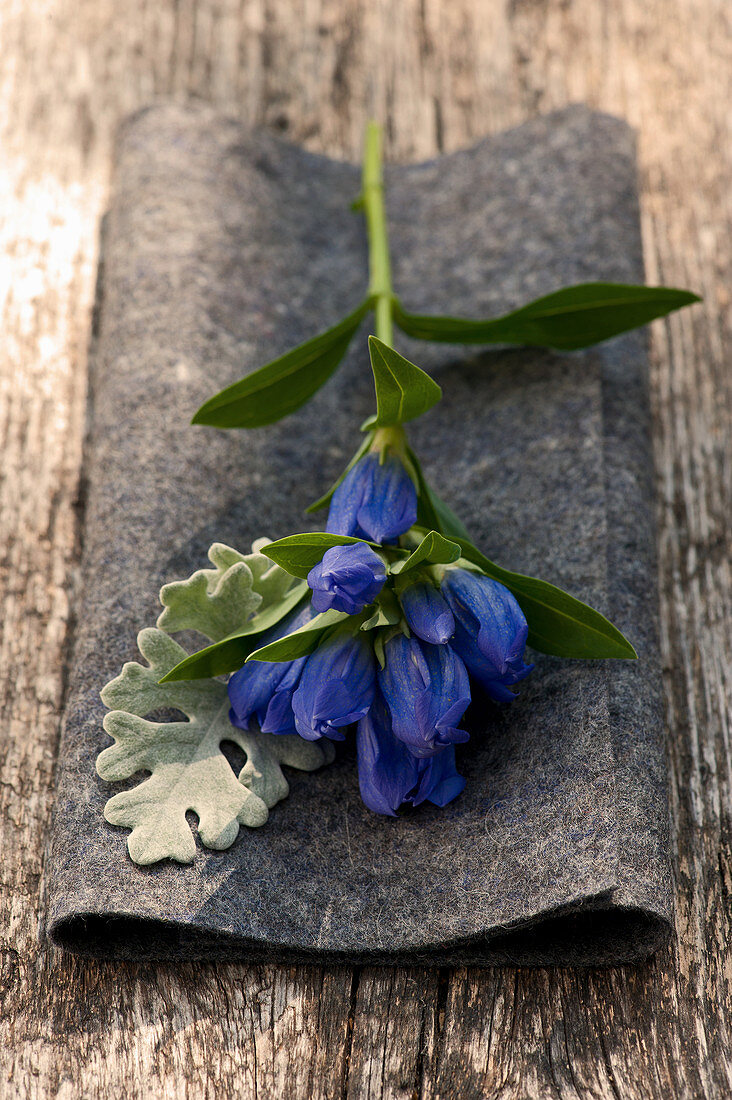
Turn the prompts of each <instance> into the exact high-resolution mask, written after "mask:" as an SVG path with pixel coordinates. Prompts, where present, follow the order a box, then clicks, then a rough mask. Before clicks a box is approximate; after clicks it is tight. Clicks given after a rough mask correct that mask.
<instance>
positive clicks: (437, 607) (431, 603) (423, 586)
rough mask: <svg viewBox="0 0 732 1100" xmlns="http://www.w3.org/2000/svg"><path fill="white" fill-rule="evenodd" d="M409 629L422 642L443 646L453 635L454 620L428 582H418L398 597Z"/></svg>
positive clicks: (445, 604)
mask: <svg viewBox="0 0 732 1100" xmlns="http://www.w3.org/2000/svg"><path fill="white" fill-rule="evenodd" d="M399 599H400V601H401V605H402V611H403V612H404V617H405V618H406V620H407V623H408V625H409V629H410V630H411V631H412V633H413V634H416V635H417V637H418V638H421V639H422V641H423V642H432V644H433V645H443V644H444V643H445V642H446V641H447V640H448V639H449V638H452V636H453V634H454V633H455V620H454V618H453V615H452V611H451V610H450V608H449V606H448V604H447V603H446V601H445V597H444V596H443V595H442V593H441V592H440V591H439V590H438V589H437V588H435V586H434V585H433V584H430V583H429V581H418V582H417V584H412V585H410V586H409V588H405V589H404V591H403V592H402V593H401V595H400V596H399Z"/></svg>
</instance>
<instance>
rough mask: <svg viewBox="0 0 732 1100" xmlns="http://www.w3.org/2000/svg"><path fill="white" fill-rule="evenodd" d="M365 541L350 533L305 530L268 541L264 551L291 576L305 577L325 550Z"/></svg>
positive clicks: (371, 544) (373, 545) (321, 558)
mask: <svg viewBox="0 0 732 1100" xmlns="http://www.w3.org/2000/svg"><path fill="white" fill-rule="evenodd" d="M365 541H366V540H365V539H356V538H352V537H351V535H331V534H330V533H329V532H327V531H307V532H305V533H303V534H301V535H287V536H286V537H285V538H283V539H278V540H277V542H270V543H268V545H267V546H266V547H265V549H264V553H265V554H266V555H267V557H268V558H271V559H272V561H273V562H276V563H277V565H279V566H281V568H282V569H286V570H287V572H288V573H290V574H292V576H293V577H307V575H308V573H309V572H310V570H311V569H312V568H313V566H314V565H317V564H318V562H319V561H322V560H323V554H324V553H325V552H326V550H330V549H331V547H333V546H351V545H353V544H354V543H358V542H361V543H363V542H365ZM366 545H367V546H372V547H374V548H376V547H377V544H376V543H370V542H366Z"/></svg>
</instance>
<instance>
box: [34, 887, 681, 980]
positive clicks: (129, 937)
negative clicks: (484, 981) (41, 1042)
mask: <svg viewBox="0 0 732 1100" xmlns="http://www.w3.org/2000/svg"><path fill="white" fill-rule="evenodd" d="M48 931H49V935H50V938H51V941H52V943H53V944H55V945H56V946H57V947H59V948H61V949H62V950H64V951H68V952H70V953H73V954H77V955H83V956H86V957H89V958H113V959H118V960H120V961H122V960H148V961H152V960H156V959H158V960H159V959H197V960H201V961H215V960H232V961H250V962H251V961H254V960H257V961H259V960H268V961H272V962H281V963H296V962H303V963H318V964H319V965H332V966H336V965H338V966H342V965H346V964H350V965H365V964H374V965H380V966H397V965H416V964H422V965H426V966H498V965H508V966H530V967H542V966H582V967H596V966H618V965H623V964H626V963H634V962H640V961H642V960H643V959H646V958H649V957H650V956H651V955H653V954H654V953H655V952H656V951H658V950H659V948H661V947H663V946H664V945H665V944H666V943H667V942H668V940H669V938H670V936H671V932H672V924H671V923H670V921H669V920H667V919H664V918H663V917H660V916H658V915H657V914H652V913H649V912H648V911H647V910H642V909H634V908H618V907H617V906H614V905H613V903H612V892H610V893H609V894H604V895H598V896H597V897H596V898H593V899H590V900H589V901H588V902H580V903H579V904H574V905H569V906H565V907H562V908H561V909H559V910H557V911H556V912H554V913H552V914H550V915H548V916H546V917H542V918H540V919H538V920H532V921H528V922H518V923H517V924H514V925H510V926H506V927H505V928H501V929H497V930H496V931H495V932H492V933H490V934H489V935H486V936H474V937H470V938H469V939H463V940H454V941H451V942H447V943H442V944H435V945H433V946H431V947H425V948H423V949H419V950H414V951H407V952H405V951H395V952H389V951H368V952H359V951H357V950H356V951H339V952H334V951H324V950H322V949H320V948H315V949H303V948H298V947H293V946H292V945H290V944H285V943H279V944H276V943H265V942H263V941H261V940H255V939H250V938H245V937H240V936H235V935H230V934H226V933H222V932H220V931H219V930H217V929H216V928H214V927H209V928H202V927H201V926H200V924H199V925H196V926H195V928H194V927H192V926H191V925H190V924H189V923H187V922H186V921H185V920H167V921H162V920H160V919H159V918H158V917H141V916H139V915H137V914H133V913H125V912H115V913H75V914H74V915H73V916H67V917H64V918H61V919H59V920H56V921H55V922H53V923H52V924H51V926H50V928H49V930H48Z"/></svg>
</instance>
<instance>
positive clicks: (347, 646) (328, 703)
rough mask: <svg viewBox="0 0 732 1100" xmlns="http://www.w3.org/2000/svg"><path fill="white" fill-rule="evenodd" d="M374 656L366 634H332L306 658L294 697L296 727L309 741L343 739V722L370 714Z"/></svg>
mask: <svg viewBox="0 0 732 1100" xmlns="http://www.w3.org/2000/svg"><path fill="white" fill-rule="evenodd" d="M374 665H375V659H374V651H373V649H372V646H371V643H370V642H369V641H367V639H366V638H365V637H364V636H363V634H357V635H355V636H353V635H348V634H335V635H331V636H330V637H329V638H327V639H326V640H325V641H324V642H321V643H320V645H319V646H318V648H317V649H316V650H315V652H314V653H312V654H311V655H310V657H308V658H307V660H306V664H305V668H304V669H303V671H302V675H301V677H300V683H299V685H298V688H297V691H296V692H295V694H294V695H293V698H292V709H293V711H294V714H295V727H296V729H297V732H298V733H299V734H300V736H301V737H304V738H305V739H306V740H307V741H317V740H319V739H320V738H321V737H330V738H331V739H332V740H334V741H343V740H344V736H345V735H344V734H343V733H342V732H341V731H342V728H343V727H344V726H349V725H350V724H351V723H352V722H358V721H359V720H360V719H361V718H364V717H365V715H366V714H368V710H369V707H370V706H371V703H372V701H373V698H374V689H375V683H376V678H375V669H374Z"/></svg>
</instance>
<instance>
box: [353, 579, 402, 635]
mask: <svg viewBox="0 0 732 1100" xmlns="http://www.w3.org/2000/svg"><path fill="white" fill-rule="evenodd" d="M401 621H402V609H401V607H400V606H399V603H398V601H397V598H396V596H395V595H394V593H393V592H392V591H391V589H389V588H383V589H382V591H381V595H380V596H379V597H378V598H377V600H376V610H375V611H374V613H373V615H372V616H371V618H369V619H367V620H366V622H365V623H361V630H376V628H377V627H380V626H398V624H399V623H400V622H401Z"/></svg>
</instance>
